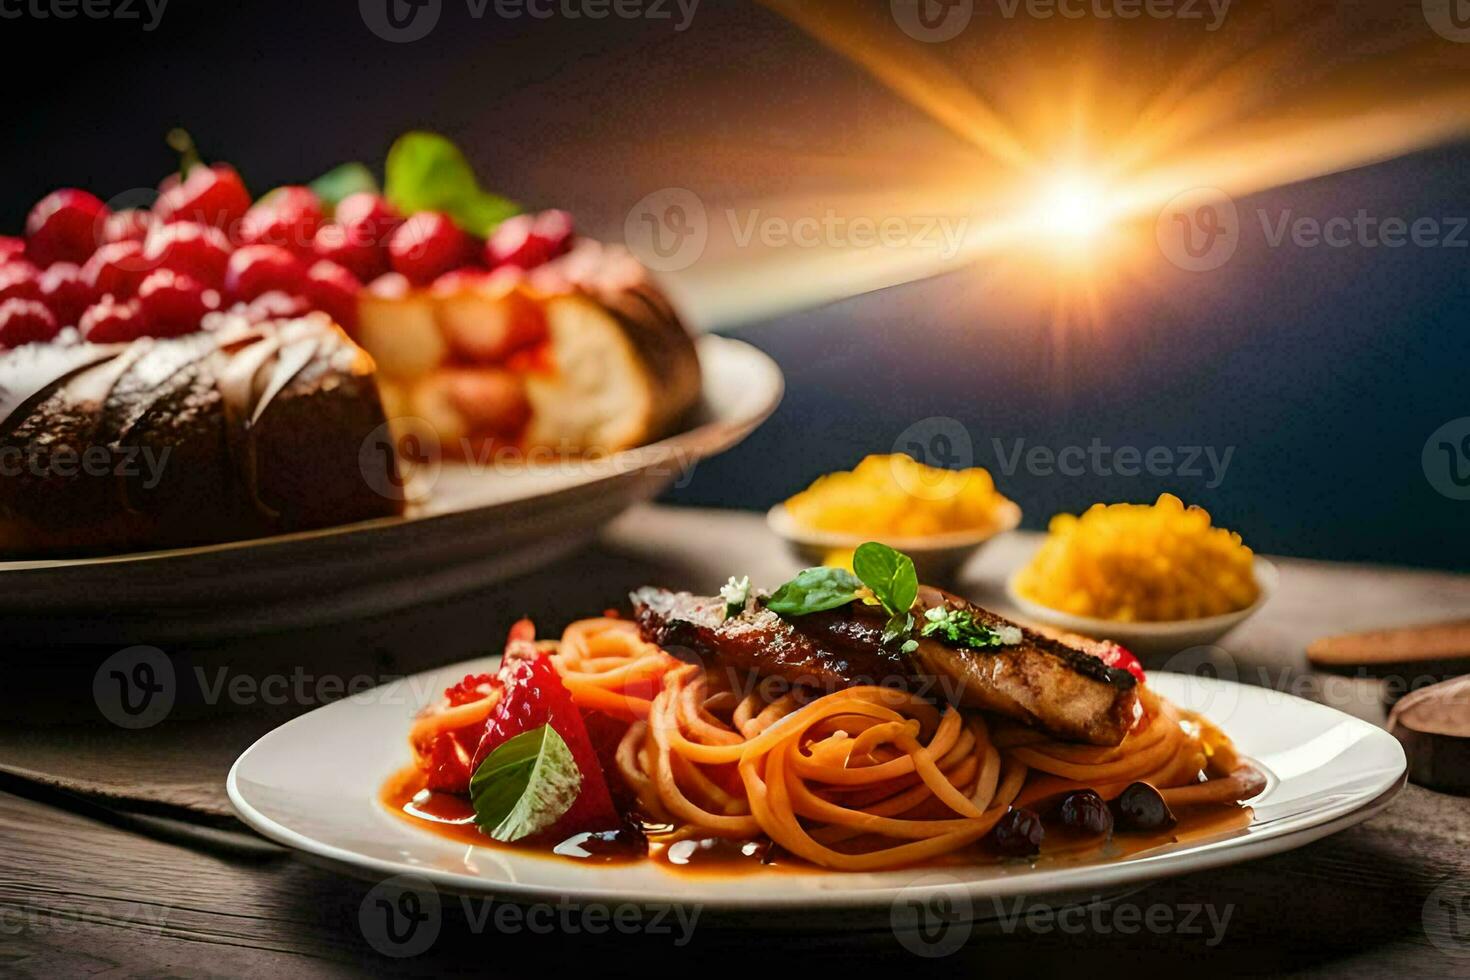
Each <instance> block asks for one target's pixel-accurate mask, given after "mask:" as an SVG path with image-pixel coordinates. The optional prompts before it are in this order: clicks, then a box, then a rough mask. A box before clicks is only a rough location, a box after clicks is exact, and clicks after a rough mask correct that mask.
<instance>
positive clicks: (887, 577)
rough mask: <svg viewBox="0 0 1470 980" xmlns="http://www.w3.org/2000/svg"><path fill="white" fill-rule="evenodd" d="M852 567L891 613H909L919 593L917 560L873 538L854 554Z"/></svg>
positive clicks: (897, 614)
mask: <svg viewBox="0 0 1470 980" xmlns="http://www.w3.org/2000/svg"><path fill="white" fill-rule="evenodd" d="M852 570H853V571H854V572H856V573H857V577H858V578H860V579H862V580H863V584H864V585H866V586H867V587H868V588H869V589H871V590H872V591H873V595H875V596H877V598H878V601H879V602H881V603H882V604H883V608H884V609H886V610H888V615H890V616H893V617H900V616H906V615H908V612H909V610H910V609H912V608H913V605H914V600H915V599H917V598H918V597H919V576H918V573H917V572H915V571H914V560H913V559H912V558H910V557H909V556H908V555H906V554H904V553H903V552H901V551H895V550H894V549H892V548H890V547H888V545H886V544H879V543H878V542H877V541H869V542H867V543H866V544H863V545H859V546H858V549H857V551H855V552H853V555H852Z"/></svg>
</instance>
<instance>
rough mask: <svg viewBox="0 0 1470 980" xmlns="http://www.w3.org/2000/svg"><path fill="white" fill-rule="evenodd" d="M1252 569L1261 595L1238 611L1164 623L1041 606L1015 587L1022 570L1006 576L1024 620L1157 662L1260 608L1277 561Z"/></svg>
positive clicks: (1211, 639) (1273, 582)
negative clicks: (1124, 620)
mask: <svg viewBox="0 0 1470 980" xmlns="http://www.w3.org/2000/svg"><path fill="white" fill-rule="evenodd" d="M1253 571H1254V572H1255V577H1256V585H1257V586H1259V587H1260V594H1259V595H1258V596H1256V601H1255V602H1253V603H1251V604H1250V605H1249V606H1246V607H1245V608H1244V609H1241V610H1239V611H1238V612H1233V613H1225V614H1224V615H1222V616H1206V617H1203V618H1200V619H1181V620H1178V621H1176V622H1169V623H1120V622H1117V621H1116V620H1111V619H1096V618H1094V617H1092V616H1074V615H1072V614H1071V613H1065V612H1062V611H1061V610H1058V609H1052V608H1051V607H1050V606H1043V605H1041V604H1040V603H1038V602H1033V601H1032V600H1030V599H1027V598H1026V597H1025V596H1023V595H1021V594H1020V592H1018V591H1017V590H1016V580H1017V579H1018V578H1019V577H1020V575H1021V570H1020V569H1017V570H1016V571H1015V573H1014V574H1012V575H1011V577H1010V578H1009V579H1007V580H1006V597H1007V598H1008V599H1010V601H1011V603H1012V604H1013V605H1014V606H1015V607H1016V608H1017V609H1019V610H1020V611H1021V614H1022V615H1023V616H1025V617H1026V618H1027V619H1032V620H1035V621H1036V622H1038V623H1045V624H1046V625H1048V626H1055V627H1056V628H1058V629H1063V630H1066V631H1068V632H1069V633H1081V634H1082V635H1083V636H1090V637H1093V638H1095V639H1099V640H1112V641H1114V642H1116V643H1121V644H1122V645H1123V646H1125V647H1127V648H1128V649H1129V650H1131V651H1132V652H1133V653H1134V654H1136V655H1137V656H1138V658H1139V659H1140V660H1142V661H1143V663H1144V666H1148V667H1153V666H1158V665H1159V664H1160V663H1161V662H1162V661H1163V660H1164V659H1166V658H1167V657H1169V656H1171V655H1172V654H1175V653H1178V652H1179V651H1181V650H1188V649H1189V648H1190V647H1203V646H1209V645H1211V644H1213V643H1215V642H1216V641H1218V640H1219V639H1221V638H1222V637H1223V636H1225V634H1226V633H1229V632H1230V631H1231V630H1233V629H1235V627H1237V626H1239V625H1240V624H1241V623H1243V622H1245V621H1246V620H1247V619H1250V618H1251V617H1252V616H1254V615H1255V614H1256V613H1258V612H1260V611H1261V607H1262V606H1264V605H1265V604H1266V602H1267V601H1268V600H1269V599H1270V598H1271V595H1272V593H1274V592H1275V591H1276V586H1277V584H1278V583H1279V581H1280V578H1281V576H1280V573H1279V572H1277V570H1276V566H1275V565H1273V564H1271V563H1270V562H1269V561H1266V559H1264V558H1261V557H1259V556H1258V557H1257V558H1256V559H1255V565H1254V569H1253Z"/></svg>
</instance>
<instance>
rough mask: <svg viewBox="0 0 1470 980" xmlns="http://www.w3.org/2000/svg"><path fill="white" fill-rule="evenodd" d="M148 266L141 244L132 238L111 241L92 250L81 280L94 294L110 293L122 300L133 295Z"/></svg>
mask: <svg viewBox="0 0 1470 980" xmlns="http://www.w3.org/2000/svg"><path fill="white" fill-rule="evenodd" d="M149 268H151V265H150V263H149V262H148V260H147V259H146V258H144V257H143V246H142V245H140V244H139V243H137V242H133V241H126V242H112V243H111V244H108V245H103V246H102V247H101V248H99V249H98V250H97V251H96V252H94V253H92V257H91V258H90V259H88V260H87V264H86V265H84V266H82V282H84V283H86V285H87V289H88V290H89V291H90V292H91V294H92V295H93V296H95V297H99V298H100V297H102V296H107V295H111V296H113V297H114V298H116V299H120V300H123V299H131V298H132V297H133V294H134V293H136V292H137V291H138V283H140V282H142V281H143V276H144V275H145V274H146V273H147V272H148V270H149Z"/></svg>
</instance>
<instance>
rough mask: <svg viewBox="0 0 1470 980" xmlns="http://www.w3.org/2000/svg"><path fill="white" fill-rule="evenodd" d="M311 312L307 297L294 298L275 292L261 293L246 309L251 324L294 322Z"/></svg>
mask: <svg viewBox="0 0 1470 980" xmlns="http://www.w3.org/2000/svg"><path fill="white" fill-rule="evenodd" d="M310 312H311V304H310V303H309V302H307V300H306V297H305V296H292V295H291V294H290V293H283V292H281V291H279V290H273V291H272V292H269V293H261V294H260V295H259V296H257V297H255V299H253V300H251V301H250V303H249V305H248V306H246V307H245V319H247V320H249V321H250V322H251V323H264V322H265V321H267V320H294V319H296V318H297V317H299V316H306V314H308V313H310Z"/></svg>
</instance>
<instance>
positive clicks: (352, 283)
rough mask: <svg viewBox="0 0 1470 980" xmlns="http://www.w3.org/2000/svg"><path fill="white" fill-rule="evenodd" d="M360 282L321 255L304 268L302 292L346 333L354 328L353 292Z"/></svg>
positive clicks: (359, 289)
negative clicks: (304, 279) (304, 282)
mask: <svg viewBox="0 0 1470 980" xmlns="http://www.w3.org/2000/svg"><path fill="white" fill-rule="evenodd" d="M361 291H362V283H361V282H359V281H358V278H357V277H356V276H354V275H353V274H352V273H351V272H350V271H348V270H347V269H344V268H343V267H342V266H340V265H338V264H337V263H335V262H328V261H326V260H325V259H323V260H322V261H320V262H317V263H315V264H314V265H312V267H311V268H310V269H308V270H306V295H307V298H308V299H310V300H311V304H312V305H313V306H315V307H316V308H317V309H319V310H323V311H325V312H326V313H327V315H328V316H330V317H331V318H332V319H333V320H336V321H337V325H338V326H340V327H341V328H342V329H343V330H346V331H347V332H348V333H352V332H353V331H354V330H356V329H357V294H358V293H360V292H361Z"/></svg>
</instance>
